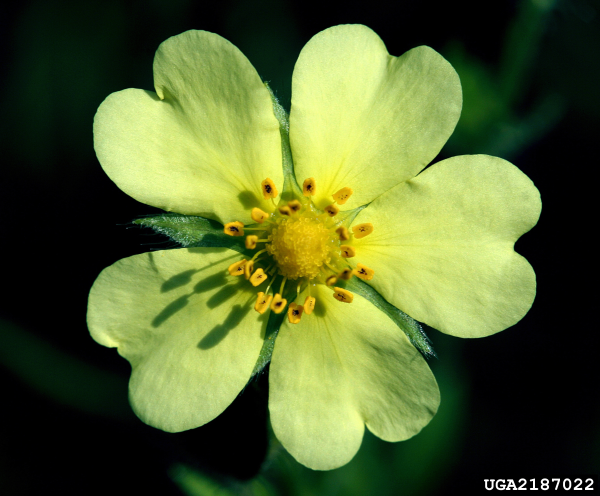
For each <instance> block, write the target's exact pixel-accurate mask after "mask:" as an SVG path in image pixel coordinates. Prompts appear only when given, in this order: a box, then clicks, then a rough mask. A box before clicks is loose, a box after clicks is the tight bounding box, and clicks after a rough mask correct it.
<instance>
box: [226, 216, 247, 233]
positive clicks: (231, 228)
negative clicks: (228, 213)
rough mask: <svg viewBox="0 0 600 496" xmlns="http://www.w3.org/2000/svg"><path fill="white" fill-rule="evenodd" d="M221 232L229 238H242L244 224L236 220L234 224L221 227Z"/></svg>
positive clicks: (230, 223)
mask: <svg viewBox="0 0 600 496" xmlns="http://www.w3.org/2000/svg"><path fill="white" fill-rule="evenodd" d="M223 232H224V233H225V234H229V236H243V235H244V224H242V223H241V222H240V221H237V220H236V221H235V222H228V223H227V224H225V226H224V227H223Z"/></svg>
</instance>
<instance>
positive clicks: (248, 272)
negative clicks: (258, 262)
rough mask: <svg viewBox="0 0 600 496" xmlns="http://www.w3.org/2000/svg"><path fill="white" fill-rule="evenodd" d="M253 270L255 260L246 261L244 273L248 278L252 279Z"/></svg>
mask: <svg viewBox="0 0 600 496" xmlns="http://www.w3.org/2000/svg"><path fill="white" fill-rule="evenodd" d="M253 270H254V260H249V261H248V262H246V263H245V264H244V275H245V276H246V279H250V276H251V275H252V271H253Z"/></svg>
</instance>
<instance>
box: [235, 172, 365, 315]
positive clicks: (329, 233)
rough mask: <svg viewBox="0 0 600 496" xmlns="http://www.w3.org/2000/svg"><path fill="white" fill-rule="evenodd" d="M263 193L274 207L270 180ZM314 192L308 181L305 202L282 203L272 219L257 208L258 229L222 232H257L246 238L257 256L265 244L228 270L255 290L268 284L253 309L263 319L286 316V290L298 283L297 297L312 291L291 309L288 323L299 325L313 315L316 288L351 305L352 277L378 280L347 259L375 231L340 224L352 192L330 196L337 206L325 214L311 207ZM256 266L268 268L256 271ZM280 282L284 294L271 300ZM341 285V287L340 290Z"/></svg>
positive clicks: (253, 214) (241, 226) (237, 226)
mask: <svg viewBox="0 0 600 496" xmlns="http://www.w3.org/2000/svg"><path fill="white" fill-rule="evenodd" d="M261 188H262V193H263V195H264V198H265V200H267V199H269V198H270V199H271V200H272V201H273V204H274V205H275V200H274V199H275V198H276V197H277V196H278V193H277V187H276V186H275V184H274V183H273V181H272V180H271V179H269V178H267V179H265V180H264V181H263V182H262V183H261ZM315 190H316V183H315V180H314V178H312V177H311V178H309V179H306V180H305V181H304V184H303V186H302V194H303V196H302V197H300V199H295V200H291V201H289V202H287V204H284V203H283V202H281V201H280V202H279V204H278V205H277V208H276V209H275V212H274V213H272V214H269V213H267V212H264V211H262V210H261V209H259V208H253V209H252V212H251V215H250V216H251V217H252V220H254V221H255V222H256V223H257V225H255V226H256V227H255V226H253V227H245V226H244V224H242V223H241V222H239V221H233V222H228V223H227V224H225V226H224V228H223V231H224V232H225V234H228V235H230V236H244V232H245V231H252V232H256V234H248V235H246V240H245V243H244V244H245V247H246V249H247V250H255V249H257V245H258V243H266V245H265V247H264V248H262V249H258V251H257V252H256V253H255V254H254V256H253V257H252V258H251V259H250V260H247V259H243V260H240V261H239V262H235V263H233V264H231V265H230V266H229V269H228V270H229V274H230V275H232V276H241V275H242V274H243V275H245V276H246V279H248V280H249V282H250V284H252V285H253V286H255V287H257V286H261V285H262V284H263V283H265V282H266V281H269V284H268V285H267V287H266V289H265V290H264V291H260V292H259V293H258V294H257V299H256V304H255V305H254V309H255V310H256V311H257V312H258V313H261V314H262V313H264V312H266V311H267V310H268V309H271V311H272V312H275V313H281V312H282V311H283V310H284V309H285V307H286V306H287V300H286V299H285V298H283V294H284V291H283V290H284V287H285V284H286V281H288V280H292V281H296V280H298V282H297V283H296V295H297V296H296V297H298V296H299V295H300V291H302V290H307V291H308V296H306V299H305V301H304V304H303V305H298V304H297V303H296V302H294V301H292V302H291V303H290V305H289V309H288V319H289V321H290V323H292V324H297V323H298V322H300V319H301V317H302V314H303V313H305V314H307V315H310V314H312V312H313V310H314V308H315V304H316V299H315V298H314V297H312V296H311V294H310V288H311V286H314V284H316V283H319V284H325V285H327V286H329V287H331V288H332V289H333V297H334V298H335V299H336V300H338V301H341V302H344V303H352V300H353V298H354V297H353V295H352V293H350V292H349V291H347V290H346V289H344V287H343V286H344V285H345V281H348V280H349V279H350V278H351V277H352V276H356V277H358V278H360V279H363V280H365V281H369V280H371V279H372V278H373V270H372V269H370V268H368V267H366V266H364V265H363V264H360V263H358V264H356V268H354V269H353V268H352V267H351V266H349V263H348V259H351V258H354V257H355V256H356V249H355V248H354V247H353V246H352V243H353V241H354V239H361V238H364V237H365V236H368V235H369V234H371V233H372V232H373V225H372V224H370V223H368V222H367V223H364V224H358V225H355V226H353V227H352V233H350V232H349V231H348V227H349V226H348V227H347V226H345V225H344V220H343V219H342V220H338V219H339V218H338V217H337V214H338V213H339V211H340V209H339V207H338V205H344V204H345V203H346V202H347V201H348V198H350V196H351V195H352V190H351V189H350V188H342V189H341V190H339V191H338V192H337V193H334V194H333V195H331V196H332V197H333V203H332V204H331V205H329V206H328V207H326V208H325V209H324V210H323V211H321V210H319V209H317V208H316V207H315V206H314V204H313V203H312V201H311V197H312V196H314V194H315ZM300 200H302V201H300ZM258 225H261V227H258ZM342 243H345V244H342ZM255 263H260V264H264V265H265V266H266V267H265V268H262V267H258V268H256V267H255ZM276 279H277V280H278V281H279V282H280V283H281V285H280V288H279V292H278V293H275V291H273V293H274V294H273V295H270V294H269V290H270V289H271V286H272V285H273V283H274V282H275V281H276ZM279 282H277V284H279ZM336 284H339V285H341V286H342V287H337V286H336Z"/></svg>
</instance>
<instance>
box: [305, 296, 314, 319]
mask: <svg viewBox="0 0 600 496" xmlns="http://www.w3.org/2000/svg"><path fill="white" fill-rule="evenodd" d="M316 302H317V300H316V299H315V298H314V297H313V296H307V297H306V300H304V312H305V313H306V315H310V314H311V313H313V310H314V309H315V303H316Z"/></svg>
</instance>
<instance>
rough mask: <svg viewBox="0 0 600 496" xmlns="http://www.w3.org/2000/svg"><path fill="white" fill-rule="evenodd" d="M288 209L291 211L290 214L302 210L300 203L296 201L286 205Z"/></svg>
mask: <svg viewBox="0 0 600 496" xmlns="http://www.w3.org/2000/svg"><path fill="white" fill-rule="evenodd" d="M287 206H288V208H289V209H290V210H291V211H292V213H294V214H295V213H296V212H298V211H299V210H300V209H301V208H302V203H300V202H299V201H298V200H292V201H290V202H288V204H287Z"/></svg>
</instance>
